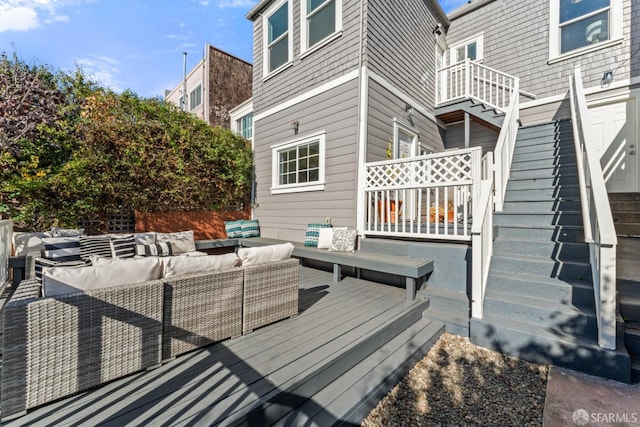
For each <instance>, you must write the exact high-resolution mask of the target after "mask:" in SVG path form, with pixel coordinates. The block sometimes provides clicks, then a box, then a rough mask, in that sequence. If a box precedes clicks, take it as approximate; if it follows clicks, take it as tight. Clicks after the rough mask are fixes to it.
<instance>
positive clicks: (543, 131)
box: [518, 125, 573, 139]
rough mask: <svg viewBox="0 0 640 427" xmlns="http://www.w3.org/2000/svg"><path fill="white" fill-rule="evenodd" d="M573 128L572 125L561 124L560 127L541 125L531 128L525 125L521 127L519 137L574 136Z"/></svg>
mask: <svg viewBox="0 0 640 427" xmlns="http://www.w3.org/2000/svg"><path fill="white" fill-rule="evenodd" d="M572 132H573V129H572V127H571V125H568V126H559V127H555V126H553V127H539V128H531V127H525V128H520V129H519V130H518V139H521V138H522V139H526V138H540V137H544V136H557V135H560V136H563V137H572V135H573V134H572Z"/></svg>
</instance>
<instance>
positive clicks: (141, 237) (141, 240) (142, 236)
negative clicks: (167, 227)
mask: <svg viewBox="0 0 640 427" xmlns="http://www.w3.org/2000/svg"><path fill="white" fill-rule="evenodd" d="M133 237H134V238H135V239H136V245H151V244H153V243H156V232H155V231H149V232H147V233H134V234H133Z"/></svg>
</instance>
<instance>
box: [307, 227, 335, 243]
mask: <svg viewBox="0 0 640 427" xmlns="http://www.w3.org/2000/svg"><path fill="white" fill-rule="evenodd" d="M325 228H331V224H309V225H308V226H307V232H306V234H305V236H304V245H305V246H311V247H318V238H319V237H320V230H321V229H325Z"/></svg>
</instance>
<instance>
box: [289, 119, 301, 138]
mask: <svg viewBox="0 0 640 427" xmlns="http://www.w3.org/2000/svg"><path fill="white" fill-rule="evenodd" d="M299 127H300V122H298V121H297V120H296V121H295V122H292V123H291V129H293V134H294V135H297V134H298V128H299Z"/></svg>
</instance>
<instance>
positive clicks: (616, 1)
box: [548, 0, 623, 64]
mask: <svg viewBox="0 0 640 427" xmlns="http://www.w3.org/2000/svg"><path fill="white" fill-rule="evenodd" d="M622 1H623V0H611V9H609V10H610V13H609V21H610V26H611V33H610V34H609V40H607V41H605V42H601V43H596V44H593V45H590V46H585V47H582V48H579V49H575V50H571V51H569V52H566V53H560V0H549V60H548V63H549V64H552V63H554V62H558V61H562V60H564V59H569V58H575V57H577V56H580V55H584V54H585V53H589V52H593V51H595V50H599V49H603V48H606V47H610V46H613V45H616V44H619V43H621V42H622V40H623V34H622V24H623V22H622V20H623V17H622Z"/></svg>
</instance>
